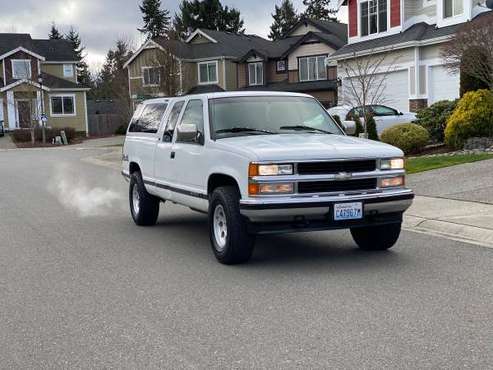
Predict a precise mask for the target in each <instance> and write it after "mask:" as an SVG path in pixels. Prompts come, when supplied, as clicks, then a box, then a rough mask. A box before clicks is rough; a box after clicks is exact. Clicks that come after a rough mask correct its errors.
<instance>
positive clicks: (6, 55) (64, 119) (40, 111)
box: [0, 33, 89, 133]
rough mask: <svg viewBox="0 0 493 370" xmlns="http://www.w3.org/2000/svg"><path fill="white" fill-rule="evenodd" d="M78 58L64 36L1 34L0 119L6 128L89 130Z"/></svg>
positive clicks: (84, 91)
mask: <svg viewBox="0 0 493 370" xmlns="http://www.w3.org/2000/svg"><path fill="white" fill-rule="evenodd" d="M78 62H79V60H77V57H76V55H75V54H74V51H73V48H72V45H71V43H70V42H69V41H66V40H35V39H32V38H31V36H30V35H29V34H18V33H0V121H3V125H4V128H5V129H6V130H15V129H22V128H30V127H33V125H36V124H39V123H40V122H41V120H42V118H43V115H44V117H45V119H46V125H47V126H48V127H55V128H57V127H58V128H61V127H72V128H74V129H76V131H78V132H84V133H87V109H86V92H87V91H88V90H89V89H88V88H86V87H84V86H81V85H80V84H78V83H77V70H76V66H77V63H78Z"/></svg>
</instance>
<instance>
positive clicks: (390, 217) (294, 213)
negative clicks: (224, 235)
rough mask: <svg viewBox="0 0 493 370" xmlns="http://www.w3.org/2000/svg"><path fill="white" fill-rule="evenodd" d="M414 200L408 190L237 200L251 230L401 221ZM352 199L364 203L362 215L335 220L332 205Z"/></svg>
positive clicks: (316, 227) (337, 227)
mask: <svg viewBox="0 0 493 370" xmlns="http://www.w3.org/2000/svg"><path fill="white" fill-rule="evenodd" d="M413 199H414V193H413V192H412V190H410V189H398V190H389V191H381V192H378V193H371V194H357V195H340V196H297V197H290V198H286V197H282V198H281V197H279V198H263V199H262V198H258V199H244V200H241V201H240V212H241V214H242V215H243V216H245V217H246V218H247V219H248V220H249V222H250V225H251V227H252V229H254V230H253V231H254V232H269V231H271V232H275V231H276V230H277V231H289V230H288V229H292V230H293V231H295V230H299V231H303V229H305V230H306V229H317V230H321V229H344V228H348V227H357V226H367V225H369V224H376V223H379V224H382V223H395V222H401V221H402V213H403V212H404V211H406V210H407V209H408V208H409V207H410V206H411V204H412V201H413ZM352 202H362V203H363V213H364V217H363V218H362V219H361V220H352V221H343V222H342V221H335V220H334V217H333V214H334V204H336V203H352Z"/></svg>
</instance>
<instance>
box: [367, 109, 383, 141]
mask: <svg viewBox="0 0 493 370" xmlns="http://www.w3.org/2000/svg"><path fill="white" fill-rule="evenodd" d="M366 132H368V139H370V140H376V141H378V140H380V139H379V137H378V133H377V124H376V122H375V118H373V116H372V115H369V116H368V119H367V120H366Z"/></svg>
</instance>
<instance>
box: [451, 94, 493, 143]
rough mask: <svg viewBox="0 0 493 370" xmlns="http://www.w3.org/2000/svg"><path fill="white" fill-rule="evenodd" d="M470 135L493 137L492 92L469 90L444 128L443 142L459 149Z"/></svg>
mask: <svg viewBox="0 0 493 370" xmlns="http://www.w3.org/2000/svg"><path fill="white" fill-rule="evenodd" d="M471 137H493V92H491V91H490V90H477V91H470V92H468V93H466V94H465V95H464V97H463V98H462V99H461V100H460V101H459V103H458V104H457V107H456V108H455V110H454V112H453V113H452V115H451V116H450V117H449V119H448V120H447V127H446V128H445V143H446V144H447V145H448V146H450V147H453V148H457V149H460V148H462V147H463V146H464V143H465V141H466V140H467V139H469V138H471Z"/></svg>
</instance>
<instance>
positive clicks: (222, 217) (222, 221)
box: [213, 204, 228, 252]
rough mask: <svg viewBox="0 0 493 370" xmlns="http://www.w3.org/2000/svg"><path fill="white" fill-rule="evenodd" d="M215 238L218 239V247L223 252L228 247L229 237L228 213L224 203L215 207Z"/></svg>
mask: <svg viewBox="0 0 493 370" xmlns="http://www.w3.org/2000/svg"><path fill="white" fill-rule="evenodd" d="M213 224H214V238H215V239H216V249H217V250H218V252H222V251H223V250H224V248H226V239H227V237H228V225H227V223H226V213H225V212H224V208H223V206H222V205H220V204H218V205H217V206H216V209H214V222H213Z"/></svg>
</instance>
